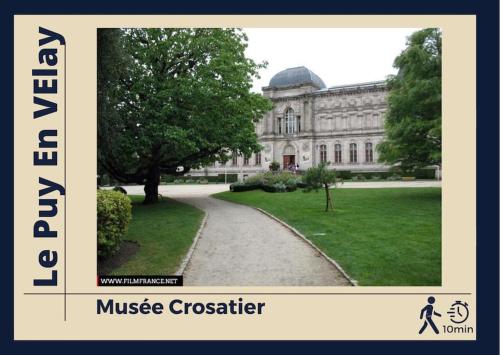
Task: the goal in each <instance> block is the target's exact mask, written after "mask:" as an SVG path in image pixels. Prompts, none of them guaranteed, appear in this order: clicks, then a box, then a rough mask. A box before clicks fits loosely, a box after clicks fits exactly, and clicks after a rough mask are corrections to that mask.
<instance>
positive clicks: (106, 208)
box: [97, 190, 132, 258]
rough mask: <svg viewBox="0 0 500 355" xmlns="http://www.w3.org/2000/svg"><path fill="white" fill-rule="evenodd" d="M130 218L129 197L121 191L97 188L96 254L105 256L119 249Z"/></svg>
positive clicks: (130, 205) (130, 206)
mask: <svg viewBox="0 0 500 355" xmlns="http://www.w3.org/2000/svg"><path fill="white" fill-rule="evenodd" d="M131 219H132V204H131V203H130V199H129V198H128V197H127V196H126V195H124V194H123V193H121V192H117V191H111V190H97V255H98V256H99V257H102V258H106V257H109V256H112V255H114V254H115V253H116V252H117V251H118V250H119V249H120V244H121V241H122V237H123V236H124V235H125V233H126V232H127V228H128V224H129V222H130V220H131Z"/></svg>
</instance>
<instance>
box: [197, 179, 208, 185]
mask: <svg viewBox="0 0 500 355" xmlns="http://www.w3.org/2000/svg"><path fill="white" fill-rule="evenodd" d="M199 182H200V184H208V180H207V179H201V180H199Z"/></svg>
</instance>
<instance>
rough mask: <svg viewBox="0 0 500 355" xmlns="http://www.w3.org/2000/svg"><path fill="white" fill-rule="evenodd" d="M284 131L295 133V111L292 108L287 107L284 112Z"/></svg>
mask: <svg viewBox="0 0 500 355" xmlns="http://www.w3.org/2000/svg"><path fill="white" fill-rule="evenodd" d="M285 133H286V134H293V133H295V113H294V112H293V109H292V108H289V109H288V110H286V112H285Z"/></svg>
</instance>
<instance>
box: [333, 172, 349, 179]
mask: <svg viewBox="0 0 500 355" xmlns="http://www.w3.org/2000/svg"><path fill="white" fill-rule="evenodd" d="M336 177H337V178H339V179H342V180H349V179H351V178H352V173H351V171H350V170H338V171H336Z"/></svg>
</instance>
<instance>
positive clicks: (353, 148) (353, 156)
mask: <svg viewBox="0 0 500 355" xmlns="http://www.w3.org/2000/svg"><path fill="white" fill-rule="evenodd" d="M349 158H350V161H351V163H357V162H358V147H357V145H356V143H351V144H349Z"/></svg>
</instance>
